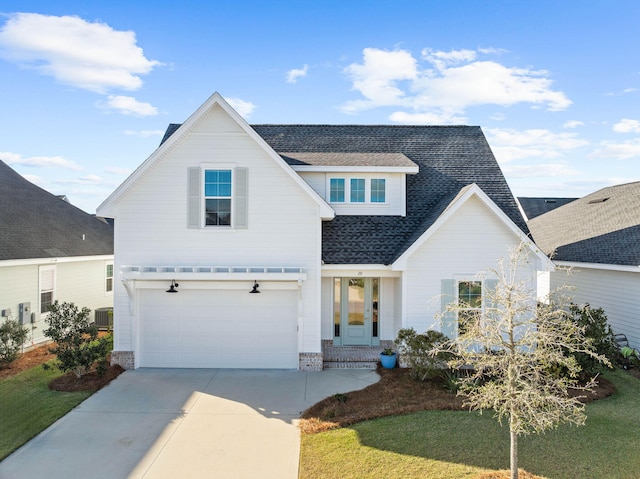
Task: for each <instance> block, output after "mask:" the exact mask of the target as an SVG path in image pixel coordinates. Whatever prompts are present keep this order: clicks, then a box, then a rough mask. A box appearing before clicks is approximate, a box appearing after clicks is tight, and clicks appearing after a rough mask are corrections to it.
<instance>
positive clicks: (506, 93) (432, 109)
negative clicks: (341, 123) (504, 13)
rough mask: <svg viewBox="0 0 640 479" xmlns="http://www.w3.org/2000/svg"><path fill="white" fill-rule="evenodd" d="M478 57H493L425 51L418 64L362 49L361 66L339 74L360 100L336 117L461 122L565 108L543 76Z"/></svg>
mask: <svg viewBox="0 0 640 479" xmlns="http://www.w3.org/2000/svg"><path fill="white" fill-rule="evenodd" d="M478 53H480V54H490V53H496V52H495V51H493V50H488V49H483V50H479V51H473V50H452V51H450V52H442V51H433V50H430V49H425V50H423V52H422V55H423V56H422V60H423V61H422V63H420V62H419V61H418V60H417V59H416V58H414V56H413V55H412V54H411V53H410V52H408V51H406V50H398V49H397V50H393V51H385V50H379V49H376V48H365V49H364V50H363V60H362V62H361V63H353V64H351V65H349V66H348V67H347V68H346V69H345V72H346V74H347V76H348V78H349V79H350V80H351V81H352V86H353V90H356V91H358V92H359V93H360V94H362V96H363V97H364V99H360V100H353V101H350V102H347V103H346V104H344V105H343V106H342V111H343V112H345V113H357V112H359V111H362V110H366V109H370V108H377V107H389V106H390V107H400V108H402V109H405V110H406V109H409V110H411V111H412V114H435V115H436V117H441V118H444V119H447V118H448V119H450V120H449V121H448V122H451V121H455V122H457V121H459V120H460V119H461V118H462V119H464V113H465V111H466V109H467V108H469V107H472V106H478V105H489V104H491V105H500V106H511V105H515V104H518V103H529V104H531V105H532V106H533V107H540V106H546V108H547V109H548V110H551V111H557V110H564V109H565V108H567V107H568V106H569V105H570V104H571V101H570V100H569V99H568V98H567V96H566V95H565V94H564V93H563V92H561V91H557V90H553V89H552V81H551V80H550V79H549V78H548V77H549V73H548V72H546V71H544V70H533V69H531V68H515V67H507V66H504V65H502V64H500V63H497V62H495V61H480V60H478V59H477V56H478ZM405 115H406V113H405ZM405 117H406V116H402V115H397V114H395V116H394V118H405ZM418 118H419V117H418Z"/></svg>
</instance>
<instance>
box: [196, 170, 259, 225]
mask: <svg viewBox="0 0 640 479" xmlns="http://www.w3.org/2000/svg"><path fill="white" fill-rule="evenodd" d="M248 174H249V173H248V169H247V168H238V167H233V166H222V165H221V166H220V167H216V166H209V165H206V166H205V165H203V167H193V168H189V169H188V179H187V185H188V195H187V196H188V198H187V227H189V228H198V229H201V228H208V229H231V228H235V229H240V228H247V227H248V222H249V214H248V206H249V202H248V193H249V180H248V178H249V177H248Z"/></svg>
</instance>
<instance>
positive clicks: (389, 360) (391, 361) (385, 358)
mask: <svg viewBox="0 0 640 479" xmlns="http://www.w3.org/2000/svg"><path fill="white" fill-rule="evenodd" d="M397 359H398V355H397V353H396V352H395V351H393V350H392V349H391V348H386V349H385V350H384V351H382V352H381V353H380V362H381V363H382V367H383V368H387V369H392V368H395V367H396V360H397Z"/></svg>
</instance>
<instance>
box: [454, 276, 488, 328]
mask: <svg viewBox="0 0 640 479" xmlns="http://www.w3.org/2000/svg"><path fill="white" fill-rule="evenodd" d="M482 289H483V288H482V281H458V287H457V293H458V334H462V333H464V332H465V331H467V329H468V327H469V326H470V325H471V324H473V323H477V322H478V321H480V318H481V317H482Z"/></svg>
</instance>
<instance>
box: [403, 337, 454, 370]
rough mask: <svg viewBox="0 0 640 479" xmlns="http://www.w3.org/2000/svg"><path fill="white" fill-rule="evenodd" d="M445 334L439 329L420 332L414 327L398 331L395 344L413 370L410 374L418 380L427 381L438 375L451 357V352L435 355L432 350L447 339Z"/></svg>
mask: <svg viewBox="0 0 640 479" xmlns="http://www.w3.org/2000/svg"><path fill="white" fill-rule="evenodd" d="M448 339H449V338H447V337H446V336H445V335H444V334H442V333H440V332H438V331H427V332H426V333H423V334H418V333H417V332H416V331H415V329H413V328H405V329H401V330H400V331H398V337H397V338H396V340H395V344H396V346H397V347H398V352H399V353H400V355H401V357H402V359H403V360H404V361H406V364H407V366H408V367H409V368H411V371H410V373H409V375H410V376H411V377H412V378H413V379H415V380H416V381H426V380H428V379H433V378H434V377H436V376H438V375H439V374H440V373H441V371H442V370H443V367H444V365H445V363H446V361H448V360H449V359H451V356H452V355H451V353H448V352H439V353H437V354H435V355H433V354H432V353H431V351H432V350H433V349H434V348H435V347H436V346H439V345H441V344H443V343H445V342H446V341H448Z"/></svg>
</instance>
